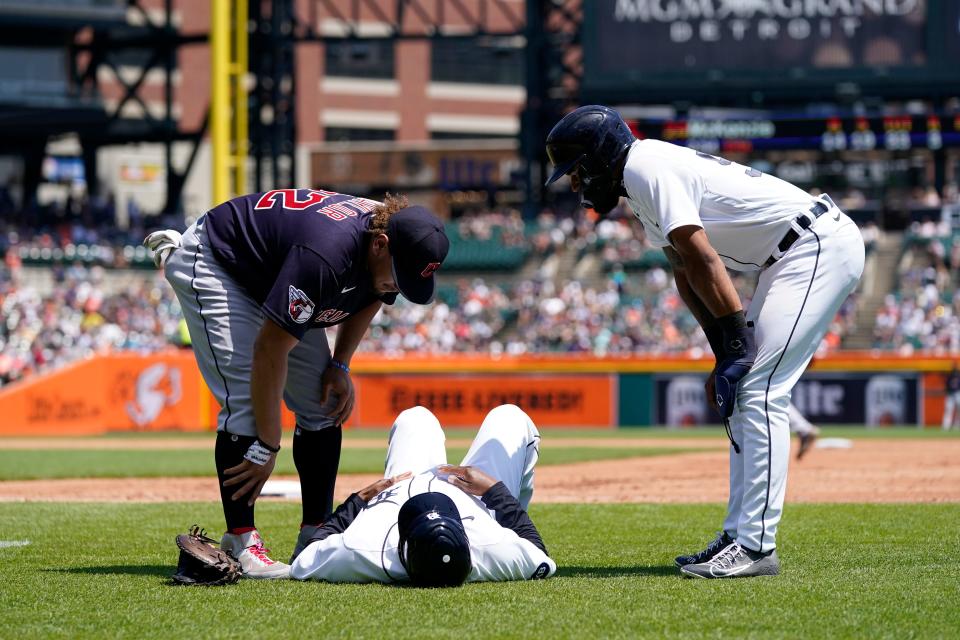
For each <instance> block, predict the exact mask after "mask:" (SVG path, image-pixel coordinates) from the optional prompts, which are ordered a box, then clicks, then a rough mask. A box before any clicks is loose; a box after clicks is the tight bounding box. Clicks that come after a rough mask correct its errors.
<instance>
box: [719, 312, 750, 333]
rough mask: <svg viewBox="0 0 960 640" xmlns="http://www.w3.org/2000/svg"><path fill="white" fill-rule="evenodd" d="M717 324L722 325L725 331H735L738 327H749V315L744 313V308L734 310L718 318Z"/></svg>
mask: <svg viewBox="0 0 960 640" xmlns="http://www.w3.org/2000/svg"><path fill="white" fill-rule="evenodd" d="M717 326H718V327H720V329H721V330H723V331H724V332H733V331H736V330H737V329H746V328H747V317H746V316H745V315H744V314H743V310H742V309H741V310H740V311H734V312H733V313H731V314H729V315H726V316H723V317H722V318H717Z"/></svg>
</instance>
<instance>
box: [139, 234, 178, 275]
mask: <svg viewBox="0 0 960 640" xmlns="http://www.w3.org/2000/svg"><path fill="white" fill-rule="evenodd" d="M180 241H181V235H180V232H179V231H175V230H173V229H164V230H163V231H154V232H153V233H151V234H150V235H148V236H147V237H146V238H144V239H143V246H145V247H146V248H148V249H150V250H151V251H153V264H154V265H156V267H157V269H162V268H163V265H165V264H166V263H167V258H169V257H170V254H171V253H173V250H174V249H176V248H178V247H179V246H180Z"/></svg>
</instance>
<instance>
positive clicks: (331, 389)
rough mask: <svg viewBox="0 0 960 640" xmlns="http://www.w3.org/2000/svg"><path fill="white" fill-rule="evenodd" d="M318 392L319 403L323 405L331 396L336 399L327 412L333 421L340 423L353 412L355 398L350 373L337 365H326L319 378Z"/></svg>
mask: <svg viewBox="0 0 960 640" xmlns="http://www.w3.org/2000/svg"><path fill="white" fill-rule="evenodd" d="M320 394H321V396H320V403H321V404H322V405H324V406H326V404H327V402H328V401H329V400H330V397H331V396H333V397H334V398H336V399H337V403H336V404H335V405H334V407H333V408H332V409H331V410H330V412H329V413H328V414H327V415H328V416H329V417H330V418H331V419H332V420H333V421H334V423H335V424H337V425H342V424H343V423H344V422H346V420H347V418H349V417H350V414H351V413H353V405H354V401H355V400H356V394H355V393H354V389H353V380H351V379H350V374H349V373H347V372H346V371H344V370H343V369H339V368H337V367H327V370H326V371H324V372H323V377H322V378H321V380H320Z"/></svg>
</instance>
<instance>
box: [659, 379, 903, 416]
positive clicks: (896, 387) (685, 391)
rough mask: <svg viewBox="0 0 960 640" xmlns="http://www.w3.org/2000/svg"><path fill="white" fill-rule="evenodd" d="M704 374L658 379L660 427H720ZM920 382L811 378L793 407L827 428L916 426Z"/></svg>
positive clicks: (799, 387) (796, 393) (799, 389)
mask: <svg viewBox="0 0 960 640" xmlns="http://www.w3.org/2000/svg"><path fill="white" fill-rule="evenodd" d="M706 379H707V378H706V376H705V375H699V374H690V375H678V376H657V377H656V378H655V380H654V388H655V396H654V397H655V409H654V416H655V421H656V423H657V424H662V425H667V426H673V427H680V426H694V425H700V424H716V423H717V422H718V421H719V419H718V418H717V415H716V413H714V411H713V409H711V408H710V406H709V405H708V403H707V397H706V393H705V391H704V388H703V385H704V383H705V382H706ZM919 387H920V378H919V376H917V375H916V374H915V373H897V374H869V373H862V374H861V373H850V374H847V373H827V372H824V373H810V374H808V375H806V376H804V377H803V378H802V379H801V380H800V382H798V383H797V386H796V387H795V388H794V390H793V396H792V402H793V403H794V405H795V406H796V407H797V408H798V409H799V410H800V412H801V413H802V414H804V415H805V416H806V417H807V419H808V420H810V421H811V422H813V423H814V424H816V423H823V424H866V425H868V426H892V425H914V424H918V423H919V420H920V413H919V406H918V405H919V403H918V398H919V397H920V389H919Z"/></svg>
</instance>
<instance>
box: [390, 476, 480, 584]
mask: <svg viewBox="0 0 960 640" xmlns="http://www.w3.org/2000/svg"><path fill="white" fill-rule="evenodd" d="M397 528H398V530H399V532H400V562H402V563H403V566H404V567H405V568H406V569H407V574H409V576H410V580H411V582H413V583H414V584H415V585H418V586H421V587H456V586H459V585H461V584H463V581H464V580H466V579H467V576H468V575H469V574H470V568H471V566H472V565H471V562H470V542H469V541H468V540H467V532H466V531H464V529H463V522H462V521H461V520H460V512H459V511H457V505H455V504H454V503H453V500H451V499H450V497H449V496H447V495H445V494H442V493H437V492H429V493H421V494H419V495H416V496H414V497H412V498H410V499H409V500H407V501H406V502H405V503H403V506H402V507H400V515H399V516H398V518H397Z"/></svg>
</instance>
